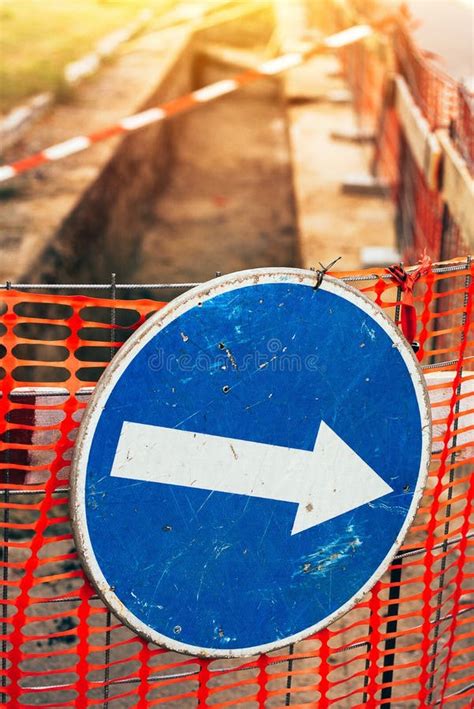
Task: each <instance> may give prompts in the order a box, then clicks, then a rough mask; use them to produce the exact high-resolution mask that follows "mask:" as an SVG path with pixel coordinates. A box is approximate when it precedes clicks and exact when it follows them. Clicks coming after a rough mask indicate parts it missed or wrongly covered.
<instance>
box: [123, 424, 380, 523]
mask: <svg viewBox="0 0 474 709" xmlns="http://www.w3.org/2000/svg"><path fill="white" fill-rule="evenodd" d="M111 475H112V476H114V477H118V478H128V479H132V480H142V481H146V482H157V483H163V484H165V485H180V486H184V487H193V488H199V489H201V490H209V491H212V492H227V493H233V494H235V495H251V496H252V497H263V498H265V499H270V500H280V501H282V502H293V503H296V504H297V505H298V509H297V511H296V515H295V519H294V523H293V528H292V530H291V534H298V532H303V531H304V530H305V529H309V528H310V527H314V526H315V525H317V524H321V523H322V522H327V521H328V520H330V519H333V517H338V516H339V515H341V514H343V513H344V512H349V510H353V509H355V508H356V507H360V506H361V505H365V504H366V503H368V502H372V501H373V500H377V499H378V498H379V497H383V496H384V495H388V493H389V492H393V489H392V488H391V487H390V485H387V483H386V482H385V481H384V480H382V478H381V477H380V476H379V475H378V474H377V473H376V472H375V471H374V470H372V468H371V467H370V466H369V465H367V463H366V462H365V461H363V460H362V458H360V457H359V456H358V455H357V453H355V452H354V451H353V450H352V448H350V447H349V446H348V445H347V444H346V443H344V441H343V440H342V438H340V437H339V436H338V435H337V434H336V433H334V431H333V430H332V429H331V428H330V427H329V426H328V425H327V424H326V423H324V421H321V425H320V427H319V431H318V435H317V438H316V443H315V446H314V450H313V451H305V450H300V449H296V448H284V447H283V446H274V445H269V444H266V443H256V442H254V441H243V440H240V439H236V438H224V437H223V436H211V435H209V434H207V433H206V434H205V433H193V432H192V431H182V430H179V429H176V428H162V427H161V426H150V425H147V424H142V423H131V422H130V421H125V422H124V424H123V426H122V431H121V433H120V438H119V442H118V446H117V451H116V453H115V458H114V462H113V465H112V471H111Z"/></svg>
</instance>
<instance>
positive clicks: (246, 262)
mask: <svg viewBox="0 0 474 709" xmlns="http://www.w3.org/2000/svg"><path fill="white" fill-rule="evenodd" d="M200 73H201V77H200V78H201V82H200V83H201V84H202V85H205V84H207V83H210V82H212V81H217V80H219V79H222V78H224V77H226V76H228V75H229V71H228V69H227V70H226V69H225V68H224V67H221V68H217V67H216V66H214V67H213V66H212V65H207V66H205V67H203V69H202V71H201V72H200ZM172 142H173V145H174V164H173V169H172V171H171V175H170V180H169V183H168V185H167V187H166V189H165V191H164V192H163V194H162V195H161V196H160V197H159V198H158V200H157V201H156V204H155V207H154V212H153V219H152V221H151V222H150V224H149V226H148V228H147V229H146V231H145V233H144V236H143V239H142V253H141V260H140V262H139V264H138V267H137V269H136V272H135V274H134V277H135V278H136V279H137V280H139V281H141V282H145V283H146V282H156V280H157V279H158V280H160V281H164V282H170V281H183V280H184V281H186V280H188V281H201V280H207V279H209V278H212V277H214V275H215V272H216V271H220V272H223V273H227V272H231V271H238V270H241V269H245V268H255V267H260V266H279V265H281V266H288V265H298V263H299V258H298V247H297V233H296V218H295V209H294V202H293V190H292V175H291V165H290V156H289V148H288V136H287V125H286V121H285V114H284V106H283V103H282V98H281V96H280V92H279V85H278V84H277V83H276V82H271V81H263V82H259V84H256V85H255V86H254V87H251V88H247V89H245V90H242V91H240V92H238V93H236V94H231V95H229V96H228V97H226V98H223V99H220V100H219V101H217V102H215V103H213V104H211V105H208V106H205V107H203V108H200V109H199V110H196V111H194V112H193V113H191V114H189V115H188V116H185V117H184V118H182V119H180V120H178V121H177V122H176V123H174V124H173V127H172Z"/></svg>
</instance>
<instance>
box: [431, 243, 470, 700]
mask: <svg viewBox="0 0 474 709" xmlns="http://www.w3.org/2000/svg"><path fill="white" fill-rule="evenodd" d="M470 265H471V257H470V256H468V257H467V267H468V268H469V267H470ZM470 286H471V274H470V273H468V274H467V275H466V278H465V281H464V288H465V292H464V302H463V312H462V316H461V336H460V342H461V343H462V342H463V341H464V328H465V326H466V320H467V304H468V301H469V288H470ZM462 372H463V368H462V366H461V367H460V368H459V374H460V376H461V379H460V381H459V384H458V386H457V387H456V397H457V398H456V403H455V405H454V414H455V416H454V421H453V437H452V445H451V448H452V449H454V448H456V445H457V430H458V428H459V416H458V414H459V402H460V399H459V397H460V394H461V384H462ZM455 462H456V453H454V452H452V453H451V456H450V459H449V463H450V470H449V487H448V494H447V500H448V504H447V505H446V514H445V517H446V521H445V523H444V538H445V539H444V542H443V546H442V549H443V558H442V559H441V574H440V577H439V585H438V595H437V597H436V614H435V622H434V631H433V635H434V641H433V653H432V658H431V663H430V670H429V671H430V679H429V682H428V689H429V695H428V705H429V706H430V705H431V704H432V702H433V692H434V676H435V671H436V654H437V652H438V640H439V626H440V618H441V605H442V601H443V593H444V577H445V572H446V558H447V556H446V550H447V537H448V534H449V518H450V516H451V499H452V497H453V482H454V464H455Z"/></svg>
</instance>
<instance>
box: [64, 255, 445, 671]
mask: <svg viewBox="0 0 474 709" xmlns="http://www.w3.org/2000/svg"><path fill="white" fill-rule="evenodd" d="M263 283H293V284H300V285H302V286H310V287H314V286H315V284H316V274H315V272H314V271H308V270H302V269H297V268H260V269H251V270H247V271H239V272H237V273H231V274H228V275H225V276H221V277H219V278H216V279H213V280H212V281H209V282H208V283H205V284H202V285H200V286H197V287H196V288H193V289H191V290H189V291H187V292H186V293H184V294H182V295H181V296H178V297H177V298H175V299H174V300H172V301H171V302H170V303H168V304H167V305H166V306H164V307H163V308H162V309H161V310H159V311H158V312H157V313H156V314H155V315H153V316H152V317H150V318H149V319H148V320H147V321H146V322H145V323H144V324H143V325H142V326H141V327H140V328H139V329H138V330H137V331H136V332H135V333H134V334H133V335H132V336H131V337H130V338H129V339H128V340H127V342H126V343H125V344H124V345H123V346H122V347H121V349H120V350H119V352H118V353H117V355H116V356H115V358H114V359H113V360H112V362H111V364H110V365H109V366H108V367H107V369H106V370H105V372H104V374H103V375H102V377H101V378H100V380H99V382H98V384H97V387H96V388H95V391H94V393H93V395H92V397H91V400H90V402H89V404H88V407H87V409H86V411H85V414H84V417H83V419H82V422H81V425H80V428H79V432H78V436H77V440H76V445H75V448H74V455H73V460H72V466H71V481H70V485H71V494H70V514H71V520H72V529H73V535H74V539H75V542H76V548H77V551H78V554H79V557H80V560H81V563H82V566H83V568H84V569H85V571H86V573H87V576H88V577H89V579H90V581H91V582H92V584H93V586H94V587H95V589H96V590H97V593H98V594H99V596H100V597H101V599H102V600H103V602H104V603H105V605H106V606H108V607H109V608H110V610H111V611H112V612H113V613H114V614H115V615H116V616H117V618H119V619H120V620H121V621H122V623H124V624H125V625H126V626H127V627H128V628H130V630H132V631H133V632H135V633H137V634H138V635H140V636H141V637H143V638H145V639H146V640H148V641H149V642H153V643H156V644H158V645H161V646H162V647H165V648H167V649H168V650H171V651H174V652H182V653H186V654H190V655H194V656H199V657H216V658H218V657H221V658H232V657H249V656H252V655H257V654H260V653H264V652H270V651H272V650H276V649H278V648H281V647H284V646H286V645H288V644H290V643H295V642H298V641H299V640H303V639H304V638H306V637H308V636H309V635H312V634H313V633H316V632H318V631H319V630H322V629H323V628H326V627H327V626H328V625H330V624H331V623H333V622H334V621H336V620H337V619H338V618H340V617H341V616H343V615H344V614H345V613H347V612H348V611H349V610H350V609H351V608H353V607H354V606H355V605H356V604H357V603H358V602H359V601H360V600H361V599H362V598H363V597H364V596H365V594H366V593H367V592H368V591H369V590H370V589H371V588H372V587H373V586H374V584H375V583H376V582H377V581H378V580H379V579H380V577H381V576H382V575H383V574H384V572H385V571H386V570H387V568H388V567H389V565H390V563H391V561H392V559H393V558H394V556H396V554H397V552H398V550H399V548H400V545H401V544H402V542H403V540H404V538H405V536H406V533H407V531H408V529H409V527H410V525H411V524H412V522H413V520H414V518H415V515H416V512H417V509H418V507H419V504H420V501H421V498H422V495H423V491H424V488H425V486H426V481H427V477H428V470H429V465H430V457H431V438H432V431H431V409H430V404H429V398H428V392H427V389H426V383H425V379H424V377H423V373H422V371H421V368H420V366H419V364H418V361H417V359H416V357H415V355H414V353H413V350H412V348H411V346H410V345H409V343H408V342H407V340H406V339H405V338H404V336H403V335H402V334H401V332H400V330H399V328H398V327H396V325H395V324H394V323H393V321H392V320H390V319H389V317H388V316H387V315H386V314H385V313H384V312H383V311H382V310H381V309H380V308H379V307H378V306H376V305H375V304H374V303H373V302H372V301H370V300H369V299H368V298H367V297H366V296H364V295H363V294H362V293H361V292H360V291H358V290H356V289H355V288H352V287H351V286H349V285H347V284H346V283H344V282H343V281H341V280H338V279H335V278H332V277H330V276H325V277H324V279H323V281H322V283H321V285H320V286H319V287H320V288H321V289H322V290H325V291H328V292H330V293H334V294H335V295H338V296H340V297H341V298H344V299H345V300H347V301H349V302H351V303H353V304H354V305H355V306H357V307H358V308H359V309H360V310H362V311H363V312H365V313H367V314H368V315H369V316H370V317H372V318H373V319H374V320H375V321H376V322H377V324H378V325H380V327H381V328H382V329H383V330H384V331H385V332H386V333H387V334H388V336H389V337H390V338H391V340H392V341H393V343H394V346H395V347H396V348H397V349H398V350H399V352H400V355H401V357H402V359H403V361H404V362H405V365H406V367H407V369H408V371H409V374H410V377H411V379H412V382H413V386H414V389H415V393H416V398H417V401H418V407H419V411H420V419H421V425H422V431H421V435H422V453H421V461H420V470H419V475H418V482H417V485H416V489H415V491H414V494H413V498H412V502H411V505H410V508H409V510H408V514H407V516H406V518H405V521H404V523H403V525H402V527H401V529H400V532H399V534H398V535H397V537H396V539H395V541H394V543H393V545H392V547H391V548H390V550H389V552H388V553H387V555H386V556H385V559H384V560H383V561H382V562H381V564H379V566H378V567H377V569H376V570H375V572H374V573H373V574H372V576H371V577H370V578H369V579H368V581H367V582H366V583H365V584H364V585H363V586H362V588H361V589H360V590H359V591H358V592H357V593H356V594H354V595H353V596H352V598H350V599H349V600H348V601H347V602H346V603H345V604H344V605H343V606H341V607H340V608H338V609H337V610H336V611H334V612H333V613H332V614H330V615H329V616H327V617H326V618H324V619H323V620H321V621H319V622H318V623H316V624H315V625H313V626H310V627H308V628H305V629H304V630H302V631H300V632H298V633H296V634H294V635H292V636H289V637H285V638H281V639H279V640H276V641H274V642H270V643H265V644H262V645H257V646H254V647H244V648H234V649H222V648H203V647H198V646H194V645H189V644H187V643H183V642H179V641H178V640H176V639H174V638H171V637H168V636H166V635H162V634H161V633H159V632H157V631H156V630H154V629H153V628H150V627H149V626H147V625H146V624H145V623H143V622H142V621H141V620H140V619H139V618H137V617H136V616H135V615H134V614H133V613H132V612H130V611H129V610H128V609H127V608H126V607H125V606H124V604H123V603H122V602H121V601H120V599H119V598H118V597H117V596H116V594H115V592H114V589H113V588H112V587H110V585H109V583H108V582H107V581H106V579H105V577H104V575H103V573H102V571H101V569H100V566H99V564H98V562H97V559H96V557H95V554H94V550H93V548H92V544H91V541H90V537H89V532H88V529H87V524H86V514H85V481H86V474H85V473H86V469H87V461H88V457H89V451H90V446H91V442H92V437H93V431H94V430H95V427H96V425H97V423H98V421H99V418H100V415H101V413H102V411H103V409H104V407H105V405H106V403H107V399H108V396H109V394H110V393H111V392H112V390H113V387H114V386H115V384H116V382H117V381H118V379H119V378H120V377H121V375H122V373H123V372H124V370H125V369H126V367H127V366H128V364H129V363H130V362H131V360H132V359H133V358H134V357H135V356H136V355H137V354H138V352H139V351H140V350H141V349H142V348H143V347H144V346H145V345H146V344H147V343H148V342H149V341H150V340H151V339H152V338H153V337H155V336H156V334H157V332H158V331H159V330H161V329H163V328H164V327H166V326H167V325H169V324H170V323H171V322H172V321H174V320H175V319H176V318H178V317H180V316H181V315H183V314H184V313H186V312H187V311H188V310H191V309H192V308H194V307H195V306H198V305H199V304H202V303H203V302H205V301H206V300H209V299H211V298H214V297H216V296H217V295H220V294H222V293H225V292H227V291H231V290H236V289H239V288H244V287H248V286H252V285H257V284H263Z"/></svg>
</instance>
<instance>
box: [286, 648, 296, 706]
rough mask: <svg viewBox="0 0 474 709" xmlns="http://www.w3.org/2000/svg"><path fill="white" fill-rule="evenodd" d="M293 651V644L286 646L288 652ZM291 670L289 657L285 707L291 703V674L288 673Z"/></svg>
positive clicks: (291, 662)
mask: <svg viewBox="0 0 474 709" xmlns="http://www.w3.org/2000/svg"><path fill="white" fill-rule="evenodd" d="M294 651H295V644H294V643H291V644H290V647H289V648H288V654H289V655H293V653H294ZM292 670H293V659H292V658H291V657H290V659H289V660H288V675H287V678H286V688H287V690H288V691H287V693H286V695H285V706H286V707H289V706H290V704H291V691H290V690H291V684H292V676H291V674H290V673H291V672H292Z"/></svg>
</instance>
